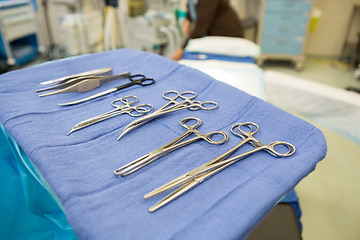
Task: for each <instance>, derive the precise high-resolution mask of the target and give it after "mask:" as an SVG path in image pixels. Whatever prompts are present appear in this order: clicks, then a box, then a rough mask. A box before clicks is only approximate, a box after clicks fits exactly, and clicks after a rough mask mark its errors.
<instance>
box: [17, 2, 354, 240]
mask: <svg viewBox="0 0 360 240" xmlns="http://www.w3.org/2000/svg"><path fill="white" fill-rule="evenodd" d="M129 1H130V0H127V1H119V2H118V6H117V7H115V8H114V9H107V14H109V17H108V19H109V20H108V21H109V26H108V28H109V29H112V28H113V27H114V26H113V24H115V23H116V26H117V27H116V28H117V31H118V32H117V33H116V36H108V37H110V40H111V39H112V40H114V39H115V40H114V41H115V42H116V44H115V46H112V44H111V43H108V45H107V47H106V48H105V46H104V45H103V44H101V43H100V40H101V39H102V38H103V37H105V35H104V32H103V31H102V30H103V27H102V26H103V25H102V21H103V19H106V17H105V15H106V14H105V8H106V6H105V4H104V3H103V2H102V1H95V0H83V1H82V2H83V3H82V7H81V6H80V7H79V6H78V5H77V1H75V0H74V1H60V0H59V1H48V3H49V4H48V6H47V7H48V9H44V5H43V4H41V3H42V2H41V1H38V8H39V10H38V15H37V21H38V24H39V29H40V31H39V43H40V45H41V46H42V47H43V48H44V49H45V51H44V52H43V53H42V54H40V55H43V56H42V57H38V58H36V59H34V61H31V62H29V63H28V64H26V65H24V66H17V67H28V66H32V65H35V64H38V63H42V62H43V61H46V60H48V59H49V55H48V53H49V51H53V53H52V54H51V56H50V58H58V57H59V58H60V57H68V56H73V55H78V54H86V53H89V52H95V51H103V50H110V49H112V48H121V47H128V42H129V40H130V41H131V38H130V39H129V38H128V37H129V36H134V34H136V33H138V31H139V29H138V28H133V29H128V25H126V18H127V15H130V14H134V15H137V13H136V9H137V10H138V11H139V13H143V12H142V11H141V9H142V8H144V9H143V11H145V8H148V7H151V4H153V7H155V8H157V9H161V8H167V11H166V12H167V13H170V15H171V14H172V13H173V12H172V11H173V10H174V8H173V7H174V6H177V10H178V11H180V12H181V11H182V10H184V3H183V1H168V2H167V3H166V1H152V2H151V1H148V2H146V4H143V5H142V4H141V3H142V1H138V2H136V1H134V2H132V3H134V4H133V5H132V6H133V8H132V9H131V8H129V7H128V6H129ZM231 2H232V4H233V6H234V8H235V9H236V10H237V12H238V13H239V16H240V17H241V18H242V20H244V19H245V18H247V19H251V18H255V19H256V17H258V15H257V14H258V13H257V12H256V11H254V12H252V11H251V9H253V7H254V6H253V5H254V2H255V0H254V1H253V3H251V4H253V5H251V4H250V5H249V6H251V8H250V10H249V8H248V9H247V10H248V11H246V8H245V7H244V5H243V2H245V0H238V1H237V0H232V1H231ZM259 2H260V1H259ZM136 3H138V5H136ZM143 3H144V2H143ZM356 4H358V5H360V0H342V1H332V0H314V1H313V4H312V7H313V8H318V9H321V11H322V15H321V17H320V18H319V20H318V22H317V24H316V28H315V29H314V30H313V31H311V32H309V33H308V34H307V39H306V45H305V55H306V56H307V60H306V62H305V65H304V68H303V69H302V70H301V71H298V70H296V69H294V68H293V66H292V64H291V63H290V62H287V61H268V62H266V63H265V64H264V66H262V69H263V70H264V71H268V70H273V71H278V72H282V73H286V74H289V75H291V76H296V77H300V78H303V79H306V80H310V81H314V82H317V83H321V84H325V85H330V86H333V87H336V88H341V89H345V88H347V87H349V86H352V87H356V88H360V81H359V80H356V79H355V77H354V70H355V69H354V66H350V65H349V64H348V62H347V59H346V58H341V57H342V54H343V51H344V49H343V47H344V43H345V42H347V41H349V42H356V40H357V36H356V31H355V30H352V31H351V32H350V35H349V36H347V35H346V29H347V27H348V25H349V22H350V17H351V14H352V11H353V6H354V5H356ZM136 6H137V7H138V8H136ZM139 9H140V10H139ZM157 9H155V10H157ZM255 10H256V9H255ZM79 11H80V12H82V13H85V14H86V15H87V16H88V18H87V20H86V21H88V22H90V23H91V24H88V25H87V27H86V28H85V29H84V28H81V27H79V28H73V27H71V26H74V25H77V24H78V26H81V24H79V22H81V21H83V20H84V19H83V18H81V15H76V14H77V13H78V12H79ZM114 11H115V12H114ZM116 12H117V13H118V14H115V13H116ZM156 14H158V12H156V11H155V12H154V11H153V12H150V15H149V17H155V16H157V15H156ZM140 15H141V14H140ZM64 16H66V17H67V18H65V17H64ZM163 16H164V18H165V19H166V21H170V22H172V21H175V18H172V17H169V15H166V16H165V15H163ZM134 17H135V16H134ZM168 17H169V19H168ZM47 19H48V22H46V21H47ZM139 21H141V20H139ZM114 22H115V23H114ZM172 23H173V22H172ZM353 23H354V26H353V28H352V29H360V20H359V18H357V19H355V21H353ZM47 24H48V25H47ZM133 24H134V25H136V24H137V22H134V23H133ZM251 26H254V25H249V28H248V29H247V32H246V35H245V36H246V37H247V38H248V39H250V40H253V41H256V38H255V37H254V31H255V30H254V28H253V27H251ZM74 29H76V30H74ZM109 31H110V30H109ZM109 31H108V32H109ZM131 31H132V32H131ZM84 32H86V37H83V38H75V36H83V35H82V34H84ZM79 33H80V35H79ZM110 33H111V31H110ZM112 33H113V34H115V33H114V32H112ZM49 35H51V36H49ZM70 36H72V38H71V37H70ZM99 36H103V37H102V38H99ZM178 37H179V36H178ZM180 38H181V36H180ZM110 40H109V41H110ZM85 41H86V43H84V42H85ZM74 42H77V43H78V44H77V46H79V48H69V46H70V47H74V44H73V43H74ZM154 42H155V43H156V44H159V46H160V48H157V47H153V46H152V45H151V46H150V47H149V48H148V46H143V47H144V48H146V49H144V50H149V51H154V52H158V53H160V52H159V51H161V45H162V44H163V43H162V42H161V39H160V40H159V41H158V42H157V39H155V40H154ZM81 43H83V44H81ZM156 44H155V45H156ZM177 44H179V43H177ZM85 46H86V48H85ZM175 47H176V46H175ZM175 47H174V49H175ZM294 114H296V113H294ZM299 117H302V118H304V116H301V115H299ZM305 120H307V121H311V120H309V119H306V118H305ZM313 123H314V124H315V125H317V126H318V127H319V128H320V129H321V130H322V131H323V132H324V134H325V136H326V139H327V143H328V154H327V156H326V158H325V159H324V160H323V161H322V162H320V164H318V166H317V169H316V171H314V172H313V173H311V174H310V175H309V176H308V177H307V178H305V179H304V180H303V181H302V182H301V183H300V184H299V185H298V186H297V187H296V190H297V193H298V195H299V198H300V205H301V208H302V212H303V215H302V218H301V221H302V224H303V233H302V235H303V239H305V240H315V239H328V240H332V239H334V240H335V239H336V240H337V239H350V240H351V239H354V240H355V239H360V229H359V228H358V226H357V225H358V224H357V223H358V218H359V217H360V203H359V199H360V192H359V191H357V189H358V186H357V185H358V183H359V182H360V177H359V174H358V173H357V170H358V169H360V162H359V156H360V146H359V145H358V144H357V143H355V142H354V141H351V140H350V139H348V138H346V137H344V136H341V135H339V134H337V133H335V132H334V131H332V130H330V129H328V128H326V127H324V126H321V125H319V124H318V123H315V122H313Z"/></svg>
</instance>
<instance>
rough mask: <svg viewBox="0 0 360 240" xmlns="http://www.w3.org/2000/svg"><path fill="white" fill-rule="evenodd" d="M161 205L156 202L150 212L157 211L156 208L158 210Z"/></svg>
mask: <svg viewBox="0 0 360 240" xmlns="http://www.w3.org/2000/svg"><path fill="white" fill-rule="evenodd" d="M160 207H161V206H160V205H158V204H156V205H154V206H152V207H151V208H149V212H151V213H152V212H155V211H156V210H158V209H159V208H160Z"/></svg>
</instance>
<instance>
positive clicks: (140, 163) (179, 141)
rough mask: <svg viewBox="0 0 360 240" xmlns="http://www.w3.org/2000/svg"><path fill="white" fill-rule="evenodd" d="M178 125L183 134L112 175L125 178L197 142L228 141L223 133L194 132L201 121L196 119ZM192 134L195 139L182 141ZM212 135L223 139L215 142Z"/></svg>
mask: <svg viewBox="0 0 360 240" xmlns="http://www.w3.org/2000/svg"><path fill="white" fill-rule="evenodd" d="M191 120H193V121H195V122H196V123H195V124H193V125H188V124H187V123H188V122H189V121H191ZM180 125H181V126H183V127H184V128H186V129H187V131H186V132H185V133H184V134H182V135H181V136H179V137H178V138H176V139H175V140H173V141H171V142H169V143H168V144H166V145H164V146H162V147H160V148H158V149H156V150H154V151H152V152H151V153H148V154H146V155H145V156H143V157H141V158H138V159H136V160H135V161H132V162H131V163H129V164H126V165H125V166H123V167H121V168H119V169H117V170H115V171H114V173H115V174H118V175H121V176H122V177H124V176H127V175H129V174H131V173H133V172H135V171H137V170H139V169H140V168H142V167H144V166H146V165H148V164H149V163H152V162H154V161H155V160H157V159H159V158H161V157H163V156H165V155H166V154H168V153H170V152H172V151H174V150H176V149H179V148H181V147H184V146H186V145H188V144H191V143H193V142H196V141H198V140H205V141H207V142H208V143H210V144H223V143H225V142H226V141H227V140H228V139H229V135H228V134H227V133H226V132H224V131H213V132H210V133H207V134H201V133H200V132H199V131H198V130H196V129H197V128H198V127H199V126H200V125H201V120H200V119H199V118H196V117H187V118H184V119H182V120H181V121H180ZM193 133H194V134H195V135H196V136H195V137H193V138H191V139H188V140H186V141H183V140H184V139H185V138H186V137H188V136H190V135H191V134H193ZM214 135H222V136H223V139H221V140H220V141H215V140H213V139H211V137H213V136H214Z"/></svg>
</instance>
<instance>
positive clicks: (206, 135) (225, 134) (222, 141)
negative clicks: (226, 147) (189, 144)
mask: <svg viewBox="0 0 360 240" xmlns="http://www.w3.org/2000/svg"><path fill="white" fill-rule="evenodd" d="M215 135H221V136H223V137H224V138H223V139H221V140H219V141H216V140H213V139H211V137H213V136H215ZM204 137H205V140H206V141H207V142H208V143H211V144H223V143H225V142H227V140H229V134H227V133H226V132H224V131H213V132H210V133H208V134H205V135H204Z"/></svg>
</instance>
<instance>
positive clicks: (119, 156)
mask: <svg viewBox="0 0 360 240" xmlns="http://www.w3.org/2000/svg"><path fill="white" fill-rule="evenodd" d="M109 66H111V67H114V73H115V74H116V73H121V72H124V71H131V73H133V74H136V73H142V74H145V75H146V76H147V77H152V78H154V79H155V80H156V83H155V84H154V85H151V86H147V87H141V86H133V87H131V88H127V89H124V90H121V91H118V92H115V93H112V94H109V95H107V96H105V97H102V98H98V99H96V100H93V101H90V102H87V103H84V104H81V105H75V106H71V107H60V106H58V105H57V103H64V102H69V101H73V100H77V99H79V98H83V97H86V96H89V95H92V94H94V93H96V92H100V91H103V90H106V89H109V88H111V87H114V86H117V85H120V84H123V83H124V82H126V81H127V80H119V81H114V82H112V83H109V84H106V85H103V86H101V87H100V88H98V89H96V90H93V91H90V92H87V93H66V94H58V95H54V96H49V97H46V98H38V97H37V95H36V94H35V90H36V89H38V88H40V87H41V86H40V82H42V81H45V80H50V79H54V78H58V77H62V76H66V75H71V74H75V73H79V72H83V71H87V70H91V69H96V68H103V67H109ZM0 82H1V86H2V88H1V89H0V121H1V122H2V124H3V126H4V128H5V129H6V130H7V132H8V133H9V134H10V135H11V136H12V137H13V138H14V139H15V141H17V143H18V144H19V145H20V146H21V147H22V149H23V150H24V152H25V153H26V155H27V156H28V157H29V159H30V160H31V161H32V162H33V163H34V165H35V166H36V167H37V169H38V170H39V171H40V172H41V173H42V175H43V176H44V178H45V179H46V180H47V181H48V183H49V185H50V186H51V187H52V189H53V190H54V192H55V193H56V195H57V196H58V198H59V200H60V201H61V203H62V204H63V206H64V211H65V214H66V216H67V218H68V221H69V223H70V224H71V226H72V227H73V229H74V231H75V233H76V234H77V236H78V237H79V238H80V239H111V238H113V239H119V238H121V239H148V238H156V239H169V238H172V239H235V238H236V239H239V238H245V237H246V236H248V234H249V233H250V232H251V231H252V230H253V228H254V227H255V225H256V224H257V223H258V222H259V221H260V220H261V218H262V217H264V216H265V215H266V214H267V213H268V212H269V211H270V210H271V208H272V207H273V206H274V204H276V203H277V202H278V201H279V200H280V199H281V197H282V196H284V195H285V194H286V193H288V192H289V191H290V190H291V189H292V188H293V187H294V186H295V185H296V184H297V183H298V182H299V181H300V180H301V179H302V178H304V177H305V176H307V175H308V174H309V173H310V172H311V171H313V170H314V169H315V166H316V164H317V162H319V161H320V160H321V159H323V158H324V156H325V155H326V142H325V139H324V136H323V134H322V132H321V131H320V130H318V129H317V128H315V127H314V126H312V125H311V124H309V123H307V122H305V121H303V120H301V119H299V118H297V117H295V116H293V115H291V114H289V113H286V112H284V111H282V110H280V109H278V108H276V107H274V106H272V105H271V104H269V103H266V102H264V101H263V100H260V99H257V98H255V97H253V96H250V95H248V94H246V93H244V92H241V91H239V90H237V89H235V88H233V87H231V86H229V85H227V84H224V83H221V82H218V81H216V80H215V79H213V78H211V77H209V76H207V75H205V74H204V73H202V72H200V71H197V70H194V69H191V68H189V67H186V66H182V65H179V64H178V63H176V62H173V61H171V60H168V59H165V58H163V57H161V56H157V55H154V54H150V53H144V52H140V51H134V50H126V49H122V50H117V51H111V52H103V53H97V54H91V55H85V56H80V57H73V58H68V59H64V60H58V61H53V62H49V63H45V64H42V65H38V66H35V67H31V68H27V69H22V70H17V71H13V72H8V73H6V74H3V75H1V76H0ZM166 90H177V91H179V92H182V91H186V90H191V91H195V92H197V93H198V96H197V98H196V99H198V100H200V101H206V100H212V101H216V102H218V104H219V108H217V109H216V110H212V111H204V110H202V111H190V110H181V111H179V112H177V113H171V114H168V115H165V116H163V117H161V118H159V119H156V120H154V121H152V122H150V123H148V124H146V125H145V126H142V127H140V128H138V129H136V130H134V131H132V132H130V133H128V134H127V135H125V136H124V137H123V138H122V139H121V140H120V141H119V142H117V141H116V138H117V137H118V136H119V135H120V133H121V130H122V128H123V127H124V126H126V125H127V124H128V123H130V122H131V121H132V120H133V118H132V117H130V116H128V115H120V116H117V117H114V118H111V119H108V120H106V121H104V122H101V123H98V124H96V125H93V126H91V127H88V128H85V129H83V130H80V131H77V132H74V133H73V134H72V135H70V136H66V134H67V132H68V131H69V130H70V129H71V128H72V127H73V126H74V125H75V124H76V123H78V122H80V121H82V120H85V119H88V118H90V117H93V116H95V115H98V114H101V113H104V112H106V111H109V110H111V109H112V107H111V105H110V103H111V101H112V100H114V99H115V98H119V97H124V96H127V95H136V96H138V97H139V100H140V101H139V103H151V104H152V105H153V106H154V108H155V109H158V108H159V107H161V106H163V105H164V104H165V103H166V102H167V101H166V100H165V99H163V98H162V97H161V95H162V93H163V92H165V91H166ZM189 116H195V117H199V118H200V119H201V120H202V121H203V125H202V126H201V127H200V128H199V130H200V132H203V133H207V132H210V131H213V130H223V131H227V132H230V131H229V128H230V127H231V126H232V125H233V124H235V123H238V122H244V121H253V122H255V123H257V124H258V125H259V126H260V131H259V132H258V133H257V135H256V136H257V137H258V139H259V140H261V141H262V142H264V143H269V142H271V141H274V140H283V141H288V142H290V143H292V144H294V145H295V146H296V148H297V150H296V153H295V154H294V155H293V156H291V157H288V158H274V157H272V156H271V155H269V154H268V153H266V152H258V153H256V154H254V155H252V156H251V157H248V158H246V159H244V160H242V161H240V162H238V163H236V164H234V165H232V166H231V167H229V168H227V169H225V170H224V171H222V172H220V173H218V174H216V175H215V176H214V177H212V178H210V179H208V180H207V181H205V182H204V183H202V184H200V185H199V186H198V187H196V188H195V189H193V190H191V191H190V192H188V193H186V194H185V195H184V196H182V197H180V198H178V199H176V200H175V201H174V202H172V203H170V204H168V205H167V206H165V207H163V208H161V209H159V210H158V211H156V212H155V213H149V212H148V208H149V207H151V206H152V205H154V204H155V203H156V202H157V201H159V200H160V199H162V198H163V197H164V196H165V195H166V194H167V193H164V194H161V195H159V196H156V197H154V198H152V199H147V200H145V199H144V198H143V195H144V194H146V193H148V192H149V191H151V190H153V189H155V188H157V187H159V186H160V185H162V184H164V183H166V182H168V181H170V180H172V179H174V178H175V177H177V176H179V175H180V174H182V173H185V172H186V171H188V170H191V169H193V168H195V167H197V166H199V165H201V164H202V163H204V162H207V161H209V160H211V159H213V158H215V157H217V156H218V155H220V154H222V153H224V152H225V151H227V150H228V149H230V148H232V147H233V146H235V145H236V144H238V143H239V141H240V139H239V138H238V137H235V136H231V137H230V139H229V141H228V142H227V143H225V144H223V145H219V146H215V145H210V144H208V143H206V142H198V143H195V144H191V145H189V146H187V147H185V148H182V149H181V150H177V151H175V152H172V153H170V154H168V155H166V156H165V157H163V158H161V159H159V160H158V161H156V162H154V163H152V164H151V165H149V166H147V167H145V168H143V169H141V170H139V171H138V172H136V173H134V174H132V175H130V176H128V177H126V178H121V177H116V176H114V174H113V170H115V169H117V168H118V167H120V166H122V165H124V164H126V163H128V162H130V161H133V160H134V159H136V158H138V157H141V156H143V155H144V154H146V153H149V152H151V151H153V150H155V149H156V148H158V147H160V146H162V145H164V144H165V143H168V142H169V141H171V140H173V139H175V138H176V137H178V136H179V135H180V134H182V133H183V132H184V128H183V127H181V126H180V124H179V122H180V120H181V119H183V118H184V117H189ZM230 135H231V134H230ZM248 149H251V147H250V146H246V147H245V146H244V148H243V149H242V150H239V151H238V153H239V152H240V151H246V150H248Z"/></svg>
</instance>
